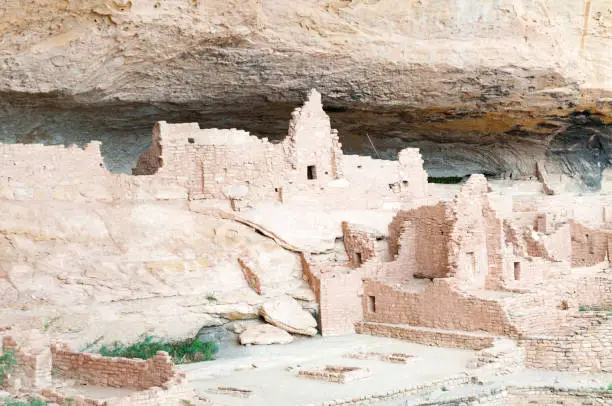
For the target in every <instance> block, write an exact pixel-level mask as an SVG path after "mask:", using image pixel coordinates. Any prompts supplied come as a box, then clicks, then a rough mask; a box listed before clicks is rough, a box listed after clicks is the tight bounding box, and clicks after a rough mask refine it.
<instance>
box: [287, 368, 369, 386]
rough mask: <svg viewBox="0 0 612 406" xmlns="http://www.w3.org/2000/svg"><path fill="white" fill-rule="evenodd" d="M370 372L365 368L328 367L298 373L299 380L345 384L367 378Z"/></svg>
mask: <svg viewBox="0 0 612 406" xmlns="http://www.w3.org/2000/svg"><path fill="white" fill-rule="evenodd" d="M370 375H371V372H370V370H369V369H367V368H359V367H348V366H338V365H328V366H326V367H324V368H321V369H303V370H301V371H299V372H298V376H299V377H301V378H308V379H318V380H320V381H327V382H335V383H346V382H350V381H354V380H356V379H363V378H367V377H368V376H370Z"/></svg>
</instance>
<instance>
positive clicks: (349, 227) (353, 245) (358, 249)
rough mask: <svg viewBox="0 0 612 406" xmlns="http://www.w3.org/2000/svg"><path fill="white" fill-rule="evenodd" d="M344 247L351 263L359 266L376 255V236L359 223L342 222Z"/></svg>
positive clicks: (356, 266)
mask: <svg viewBox="0 0 612 406" xmlns="http://www.w3.org/2000/svg"><path fill="white" fill-rule="evenodd" d="M342 233H343V236H344V239H343V240H344V249H345V250H346V254H347V255H348V259H349V264H350V265H351V266H352V267H353V268H359V267H360V266H361V265H362V264H363V263H365V262H366V261H368V260H370V259H372V258H374V257H375V256H376V236H375V235H374V234H372V233H371V232H368V230H365V229H363V228H361V227H359V226H358V225H355V224H350V223H348V222H346V221H343V222H342Z"/></svg>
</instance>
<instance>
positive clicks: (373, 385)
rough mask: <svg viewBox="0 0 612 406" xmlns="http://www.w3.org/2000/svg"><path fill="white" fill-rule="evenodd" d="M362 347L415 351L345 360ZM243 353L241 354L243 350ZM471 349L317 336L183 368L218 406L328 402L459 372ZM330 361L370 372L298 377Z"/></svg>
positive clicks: (390, 350)
mask: <svg viewBox="0 0 612 406" xmlns="http://www.w3.org/2000/svg"><path fill="white" fill-rule="evenodd" d="M359 351H373V352H384V353H392V352H401V353H407V354H413V355H415V358H413V359H411V360H409V361H408V363H407V364H403V365H402V364H391V363H387V362H381V361H378V360H357V359H349V358H344V357H343V356H344V354H346V353H351V352H359ZM240 352H241V353H242V354H240ZM473 354H474V352H473V351H467V350H458V349H448V348H437V347H427V346H423V345H418V344H413V343H409V342H404V341H400V340H395V339H389V338H382V337H372V336H367V335H352V336H345V337H329V338H323V337H316V338H313V339H308V340H298V341H296V342H294V343H291V344H287V345H277V346H267V347H266V346H260V347H257V346H252V347H248V348H244V349H237V350H236V353H235V354H233V356H232V355H229V354H226V358H223V359H218V360H216V361H214V362H209V363H198V364H191V365H185V366H181V369H182V370H184V371H188V372H189V381H190V385H191V386H192V387H193V388H194V389H195V390H196V392H198V393H200V394H201V395H203V396H205V397H208V398H210V399H211V400H212V401H213V402H215V404H218V405H227V406H232V405H245V404H248V405H262V406H263V405H307V404H311V403H319V402H324V401H326V400H333V399H341V398H350V397H358V396H363V395H366V394H371V393H386V392H388V391H391V390H397V389H403V388H406V387H409V386H413V385H415V384H419V383H422V382H425V381H432V380H437V379H441V378H444V377H449V376H452V375H456V374H459V373H461V372H462V371H463V370H464V369H465V365H466V364H467V362H468V360H470V359H471V358H472V357H473ZM326 365H341V366H355V367H362V368H368V369H370V371H371V372H372V374H371V376H370V377H368V378H366V379H363V380H356V381H353V382H348V383H346V384H337V383H329V382H324V381H317V380H309V379H304V378H298V377H297V372H298V371H299V370H300V369H301V368H320V367H324V366H326ZM218 387H232V388H238V389H244V390H250V391H252V394H251V395H250V396H249V397H248V398H242V397H236V396H231V395H226V394H219V393H213V392H212V391H214V390H215V389H216V388H218Z"/></svg>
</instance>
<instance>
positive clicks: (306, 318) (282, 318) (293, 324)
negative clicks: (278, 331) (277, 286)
mask: <svg viewBox="0 0 612 406" xmlns="http://www.w3.org/2000/svg"><path fill="white" fill-rule="evenodd" d="M260 313H261V315H262V317H263V318H264V319H265V320H266V321H267V322H268V323H270V324H273V325H275V326H277V327H280V328H282V329H283V330H285V331H288V332H290V333H296V334H303V335H307V336H314V335H316V334H317V321H316V320H315V318H314V317H313V316H312V314H310V313H308V312H307V311H306V310H304V309H303V308H302V306H300V304H299V303H298V302H297V301H296V300H295V299H293V298H291V297H288V296H285V297H281V298H278V299H275V300H273V301H270V302H267V303H264V304H263V306H261V309H260Z"/></svg>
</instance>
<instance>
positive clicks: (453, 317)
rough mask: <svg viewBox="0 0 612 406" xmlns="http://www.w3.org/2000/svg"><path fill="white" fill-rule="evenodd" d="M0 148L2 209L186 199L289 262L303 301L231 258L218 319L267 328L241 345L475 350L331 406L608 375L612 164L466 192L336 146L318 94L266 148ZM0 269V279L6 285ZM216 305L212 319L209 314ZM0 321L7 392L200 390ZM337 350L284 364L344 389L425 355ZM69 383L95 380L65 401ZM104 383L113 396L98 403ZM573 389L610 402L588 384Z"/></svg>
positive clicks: (155, 397)
mask: <svg viewBox="0 0 612 406" xmlns="http://www.w3.org/2000/svg"><path fill="white" fill-rule="evenodd" d="M0 157H1V158H2V159H1V160H0V199H2V200H3V201H6V202H10V203H20V204H23V205H24V207H32V206H34V205H36V204H45V203H46V202H58V201H59V202H68V203H70V204H90V203H96V204H104V205H108V206H113V205H116V206H120V205H129V207H137V206H138V205H140V204H143V205H149V206H145V207H151V206H150V205H151V204H153V203H160V202H161V203H163V204H167V203H172V202H179V203H180V204H181V205H183V206H184V207H187V208H188V210H189V211H190V212H194V213H200V214H201V213H205V214H206V215H214V216H216V217H218V218H222V219H224V220H228V221H232V222H236V223H240V224H243V225H245V226H247V227H250V228H252V229H253V230H256V232H257V233H259V234H261V235H264V236H266V237H270V239H271V240H273V242H274V244H277V245H279V246H281V247H282V248H283V249H286V250H287V251H288V252H290V253H291V255H295V256H296V257H297V256H299V261H297V260H296V262H297V263H298V264H299V266H300V275H299V279H303V281H305V283H306V284H307V286H308V294H310V295H312V296H313V302H314V303H313V306H314V308H311V307H308V305H307V303H306V302H307V301H308V300H303V296H304V294H302V295H299V294H296V293H293V295H292V296H291V297H290V296H289V295H288V294H286V293H287V292H285V291H284V289H286V286H287V285H286V280H285V279H283V277H279V276H278V275H277V274H275V273H274V272H271V269H272V268H274V266H275V265H274V263H273V262H274V261H268V262H266V261H264V260H262V259H261V258H262V257H261V256H258V253H257V249H256V248H253V247H250V248H249V249H245V250H241V251H240V252H238V253H237V259H236V261H235V262H236V264H234V265H235V266H236V267H237V268H239V270H240V274H241V275H242V277H243V280H241V281H240V282H241V283H245V290H244V291H243V293H242V294H243V297H241V298H238V299H236V300H235V302H234V303H232V306H233V305H236V306H244V307H246V308H247V310H245V311H242V309H243V308H244V307H238V308H239V311H237V310H235V308H234V307H232V308H231V309H230V310H227V311H225V313H227V314H229V315H228V316H226V318H225V323H227V324H229V322H230V321H235V320H243V319H255V318H258V317H259V316H261V317H262V318H263V320H265V321H266V322H268V323H270V324H271V325H274V326H275V327H271V326H268V325H264V326H267V327H262V326H247V327H245V326H242V325H238V324H237V325H235V326H233V327H232V328H233V331H234V333H236V334H240V341H241V342H242V343H243V344H248V345H251V344H261V345H263V344H271V343H277V344H279V345H280V343H282V344H285V345H288V346H289V345H294V344H295V345H299V343H300V340H295V342H294V337H302V340H309V339H310V338H308V339H307V338H304V337H310V336H314V335H316V334H317V333H320V334H321V335H322V336H324V337H334V336H335V337H344V336H348V337H351V336H353V335H354V334H355V333H357V334H361V335H369V336H376V337H386V338H394V339H399V340H403V341H407V342H411V343H417V344H424V345H427V346H437V347H445V348H453V349H461V350H470V351H472V352H473V357H472V359H471V361H470V363H469V365H470V368H467V366H466V367H465V370H466V371H471V372H465V371H463V372H461V373H457V374H447V375H443V376H441V377H439V379H433V378H432V379H433V380H430V381H427V382H422V383H419V384H415V385H407V384H406V385H404V386H402V387H401V388H395V389H393V390H391V389H389V390H388V391H386V392H385V393H382V394H380V393H379V394H377V392H376V391H373V394H372V393H371V394H367V393H366V394H363V393H361V394H358V395H356V397H352V398H350V399H346V398H341V397H338V398H337V399H335V400H334V401H335V402H336V403H333V404H351V405H358V404H362V403H361V402H362V401H365V399H369V400H376V401H387V400H393V399H403V398H407V397H410V396H417V395H420V394H422V393H425V392H431V391H434V390H438V389H439V388H446V386H453V387H457V386H462V385H468V384H470V383H471V382H472V381H474V380H476V381H478V380H480V379H485V378H483V377H487V376H496V375H500V374H510V373H514V372H516V371H518V370H522V369H523V368H526V369H527V370H529V369H541V370H547V371H557V372H564V373H565V372H572V373H573V372H576V373H612V341H611V339H612V313H611V312H612V274H611V273H610V272H609V259H610V252H611V250H612V228H611V227H612V215H611V214H610V213H611V210H612V200H611V199H610V196H609V195H607V194H606V193H607V190H608V187H607V186H608V185H607V183H606V180H607V178H608V177H609V174H607V173H605V174H604V187H603V189H602V193H601V194H598V195H592V196H576V195H572V194H566V193H564V192H563V191H562V189H560V188H559V187H557V185H552V182H553V181H552V180H551V178H550V177H549V176H548V175H547V174H546V172H545V168H544V167H543V164H542V165H541V167H539V169H538V174H539V177H540V181H541V184H540V183H537V182H536V183H535V184H536V186H537V187H536V191H535V192H533V190H534V182H528V181H525V182H522V183H521V182H517V181H514V182H511V183H510V185H511V186H510V187H508V183H504V182H503V181H502V182H499V181H494V180H488V179H487V178H485V176H484V175H481V174H474V175H472V176H471V177H469V179H468V180H467V181H466V182H465V183H464V184H462V185H461V186H460V187H456V186H453V185H450V186H448V187H444V186H440V185H433V184H428V182H427V173H426V172H425V170H424V169H423V161H422V159H421V156H420V153H419V150H418V149H414V148H407V149H404V150H402V151H401V152H400V153H399V155H398V160H397V161H387V160H382V159H372V158H370V157H362V156H352V155H345V154H344V153H343V151H342V145H341V144H340V142H339V137H338V133H337V132H336V131H335V130H333V129H332V128H331V124H330V119H329V117H328V116H327V115H326V113H325V112H324V110H323V106H322V103H321V95H320V94H319V93H318V92H316V91H315V90H312V91H311V92H310V94H309V95H308V99H307V100H306V102H305V104H304V105H303V106H302V107H301V108H298V109H296V110H294V112H293V114H292V117H291V121H290V123H289V129H288V134H287V136H286V138H284V139H283V140H282V141H280V142H277V143H273V142H270V141H269V140H267V139H265V138H264V139H259V138H257V137H255V136H253V135H250V134H249V133H247V132H245V131H242V130H236V129H230V130H222V129H200V127H199V125H198V124H196V123H189V124H169V123H166V122H163V121H161V122H158V123H157V124H156V125H155V127H154V129H153V135H152V143H151V147H150V148H149V149H147V150H146V151H145V152H144V153H143V154H142V155H141V156H140V158H139V159H138V162H137V164H136V167H135V168H134V169H133V175H131V176H129V175H118V174H112V173H110V172H109V171H107V170H106V168H105V167H104V164H103V161H102V157H101V155H100V143H98V142H92V143H91V144H89V145H87V146H86V147H85V148H84V149H80V148H77V147H74V146H73V147H67V148H65V147H61V146H49V147H43V146H40V145H21V144H14V145H6V144H0ZM521 188H524V189H521ZM585 207H589V209H588V210H585ZM7 221H9V220H7ZM11 221H12V220H11ZM15 221H17V220H15ZM151 221H152V222H154V221H155V219H151ZM4 227H6V228H9V226H6V225H5V226H4ZM12 227H14V226H12ZM11 229H12V228H11ZM0 231H2V230H0ZM7 234H8V233H7ZM214 234H215V236H216V237H218V235H221V234H222V233H221V229H219V230H217V229H215V230H214ZM217 234H218V235H217ZM219 238H221V237H219ZM227 238H228V241H229V240H231V238H230V237H227ZM18 242H19V241H18ZM127 251H129V249H128V250H127ZM130 260H132V259H130ZM202 262H203V261H202ZM158 264H161V265H159V266H160V267H162V268H163V267H164V265H163V264H164V263H163V262H159V263H158ZM3 269H4V268H0V281H2V282H3V281H6V285H9V284H10V283H12V282H10V281H11V280H10V278H9V276H10V275H9V273H8V272H5V271H3ZM173 269H174V270H175V271H177V272H190V271H189V270H187V269H185V268H184V267H182V268H181V267H179V268H178V270H177V269H175V268H173ZM12 272H14V271H12ZM79 281H80V282H79V283H84V284H85V283H87V278H86V277H84V278H83V279H80V280H79ZM3 283H4V282H3ZM192 283H198V281H197V280H194V281H193V282H192ZM231 283H238V282H236V281H235V280H232V282H231ZM1 286H3V285H0V287H1ZM7 291H8V290H7ZM292 292H293V291H292ZM275 295H277V296H279V297H276V296H275ZM193 300H195V301H197V300H202V299H201V298H199V297H197V298H196V299H193ZM207 300H209V301H210V302H212V301H214V300H216V299H215V298H214V297H211V298H207ZM0 303H2V302H0ZM252 303H256V308H255V310H253V308H252V307H250V306H251V304H252ZM198 305H199V304H198V303H197V302H190V304H189V305H186V306H184V307H185V308H189V306H198ZM220 306H223V305H220ZM314 309H316V311H311V310H314ZM185 311H188V310H185ZM215 311H216V312H217V313H222V310H219V307H216V308H215V310H213V311H211V312H215ZM225 313H224V314H225ZM177 317H180V314H178V315H177ZM219 324H223V322H219ZM0 327H3V326H0ZM6 329H7V331H6V334H4V332H3V335H4V339H3V346H2V351H3V352H4V353H6V352H7V351H12V352H14V353H15V354H16V359H17V361H18V366H17V368H16V369H15V371H14V372H12V373H11V374H9V375H7V378H8V379H7V380H6V384H5V386H6V389H9V390H11V391H14V392H15V391H17V392H18V391H26V392H27V391H30V392H33V393H36V394H38V395H40V396H41V397H44V398H45V399H47V400H49V401H52V402H55V403H57V404H63V403H64V402H66V401H67V399H74V401H75V402H76V403H75V404H83V405H137V404H142V405H145V404H146V405H153V404H158V405H163V404H179V403H180V402H182V401H184V400H185V399H194V396H196V395H194V393H195V392H194V391H196V388H197V385H199V384H196V383H190V382H189V373H186V372H183V371H181V370H179V368H178V367H177V366H175V365H174V364H173V363H172V361H171V360H170V358H169V356H168V354H166V353H163V352H160V353H158V354H157V355H156V356H155V357H153V358H151V359H148V360H133V359H123V358H107V357H103V356H101V355H97V354H89V353H82V352H78V351H74V350H72V349H70V347H69V346H67V345H65V344H61V343H55V342H53V343H52V342H51V341H50V339H48V337H47V339H46V341H45V340H39V339H34V337H38V336H37V335H35V334H34V335H31V336H30V338H28V337H26V336H27V335H23V334H21V335H20V338H19V339H16V338H15V337H14V336H15V335H16V334H18V333H19V332H17V331H11V330H10V329H9V328H6ZM36 334H42V335H43V336H44V335H45V334H44V332H43V333H36ZM291 334H293V336H292V335H291ZM292 342H294V343H293V344H289V343H292ZM422 351H424V352H426V351H433V349H425V350H422ZM342 353H343V354H344V355H343V356H342V358H341V359H340V360H336V361H337V362H336V361H333V363H332V361H330V362H329V363H328V362H325V363H321V362H319V363H318V364H314V363H313V364H311V365H307V366H300V367H299V368H297V370H293V368H292V371H291V372H288V371H284V372H283V373H285V372H286V373H287V374H286V375H285V376H286V377H287V379H293V378H296V377H304V378H310V379H313V380H318V381H323V382H320V384H322V385H323V384H325V383H329V382H333V383H340V384H344V383H346V384H347V385H349V384H350V381H352V380H357V379H358V380H359V381H361V382H367V381H368V379H376V376H377V374H379V373H380V369H379V368H383V367H380V364H381V363H383V364H391V367H396V366H398V365H399V366H404V365H405V366H406V368H409V367H411V365H412V364H415V363H418V362H421V361H422V360H423V358H422V357H419V356H413V354H412V353H411V351H408V350H403V349H402V351H400V350H391V349H390V350H384V351H382V350H381V349H375V350H371V349H364V350H359V351H350V352H349V351H348V349H343V351H342ZM347 354H348V355H347ZM462 354H463V353H462ZM359 362H362V363H368V364H367V365H366V364H363V365H362V364H358V363H359ZM343 363H346V364H343ZM353 363H355V365H353ZM469 374H473V375H469ZM213 375H214V374H213ZM200 381H202V380H200ZM200 381H198V382H200ZM299 382H301V380H297V381H295V385H300V383H299ZM247 383H248V382H247ZM78 385H82V386H88V387H89V389H88V390H84V392H83V393H81V394H77V395H75V394H74V391H78V389H75V387H78ZM364 385H365V384H364ZM239 386H240V385H239ZM247 386H248V385H247ZM215 387H216V388H217V389H211V388H208V390H207V391H206V393H208V395H210V394H213V395H214V396H224V395H228V394H229V395H231V396H233V397H235V398H245V397H248V398H249V399H250V400H249V401H251V400H253V399H255V400H256V398H257V396H261V394H257V391H256V390H254V389H249V388H248V387H246V388H244V389H242V386H240V389H237V387H238V386H237V387H233V386H231V385H225V386H224V385H221V386H219V385H217V386H215ZM355 387H357V386H355ZM92 388H94V389H95V390H94V389H92ZM100 388H103V390H102V391H103V392H104V391H110V392H104V393H105V395H104V396H101V395H96V396H94V395H93V394H94V392H95V393H97V392H96V390H101V389H100ZM109 388H112V389H109ZM219 388H225V389H219ZM228 388H229V389H228ZM90 395H91V396H90ZM362 395H363V396H362ZM579 395H580V396H585V397H587V398H589V399H591V398H594V399H595V402H604V401H605V399H609V396H608V395H605V394H602V393H600V392H597V391H595V392H593V391H592V392H588V393H586V394H584V393H582V392H580V394H579ZM334 396H335V395H334ZM338 396H340V395H338ZM567 396H568V393H567V392H564V393H563V394H559V393H557V392H556V389H555V388H554V387H552V388H548V387H547V388H543V387H527V386H524V385H523V386H520V385H519V386H516V387H512V388H505V389H503V390H502V389H500V391H499V392H495V391H493V392H491V393H490V394H489V395H487V396H484V395H483V396H482V399H483V400H486V402H488V403H485V404H491V405H497V404H508V403H505V402H510V400H509V399H512V402H515V403H512V404H526V403H529V402H532V401H537V402H549V401H552V400H550V399H553V400H555V401H556V399H565V398H566V397H567ZM576 396H578V395H576ZM196 397H197V396H196ZM527 399H528V400H527ZM534 399H535V400H534ZM573 399H575V398H573ZM602 399H603V400H602ZM255 400H253V401H255ZM521 402H522V403H521ZM326 404H329V403H326ZM431 404H438V403H431ZM440 404H442V403H440ZM542 404H548V403H542ZM576 404H578V403H576ZM581 404H582V403H581ZM593 404H599V403H593ZM601 404H603V403H601Z"/></svg>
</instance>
